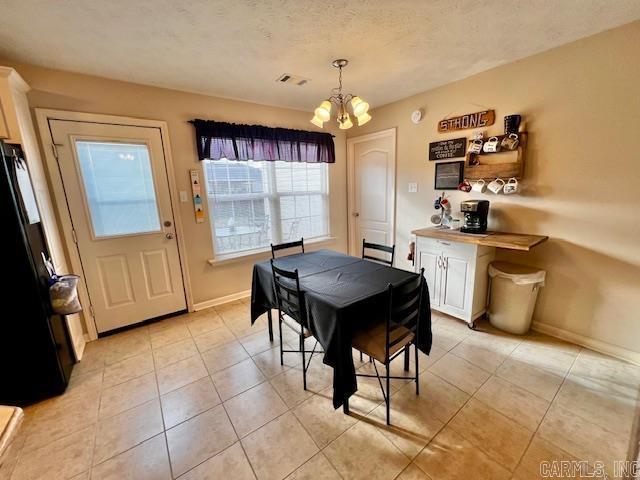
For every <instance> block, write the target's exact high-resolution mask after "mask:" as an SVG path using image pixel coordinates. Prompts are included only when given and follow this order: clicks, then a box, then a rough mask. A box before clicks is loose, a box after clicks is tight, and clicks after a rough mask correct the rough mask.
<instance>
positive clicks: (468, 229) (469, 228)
mask: <svg viewBox="0 0 640 480" xmlns="http://www.w3.org/2000/svg"><path fill="white" fill-rule="evenodd" d="M460 211H461V212H462V213H464V221H463V222H462V228H461V229H460V231H461V232H464V233H484V232H486V231H487V216H488V215H489V200H464V201H462V202H460Z"/></svg>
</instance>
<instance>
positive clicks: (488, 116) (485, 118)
mask: <svg viewBox="0 0 640 480" xmlns="http://www.w3.org/2000/svg"><path fill="white" fill-rule="evenodd" d="M495 121H496V112H495V110H483V111H482V112H476V113H467V114H466V115H460V116H459V117H452V118H445V119H444V120H440V121H439V122H438V132H439V133H444V132H453V131H456V130H466V129H467V128H482V127H488V126H489V125H493V123H494V122H495Z"/></svg>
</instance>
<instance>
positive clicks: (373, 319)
mask: <svg viewBox="0 0 640 480" xmlns="http://www.w3.org/2000/svg"><path fill="white" fill-rule="evenodd" d="M274 265H275V266H276V267H278V268H281V269H284V270H288V271H295V270H297V271H298V276H299V279H300V290H301V293H302V298H303V303H304V309H305V312H306V321H307V323H308V324H307V325H304V327H306V328H307V329H309V331H310V332H311V334H312V335H313V336H314V337H315V338H316V339H317V340H318V342H319V344H320V345H321V346H322V348H323V350H324V356H323V362H324V363H325V364H326V365H329V366H330V367H332V368H333V406H334V408H339V407H340V406H343V407H344V408H345V411H348V399H349V397H350V396H351V395H353V394H354V393H355V392H356V391H357V380H356V371H355V365H354V362H353V350H352V346H351V340H352V338H353V335H354V333H355V332H357V331H358V330H359V329H362V328H367V327H368V326H371V325H372V324H375V323H380V322H386V318H387V314H388V311H389V306H388V302H389V294H388V291H389V285H392V286H393V285H395V284H399V283H402V282H404V281H406V280H408V279H410V278H415V277H416V275H418V274H416V273H414V272H411V271H407V270H402V269H398V268H393V267H389V266H387V265H383V264H381V263H378V262H375V261H371V260H364V259H362V258H358V257H352V256H349V255H345V254H343V253H340V252H336V251H333V250H328V249H323V250H317V251H312V252H307V253H298V254H293V255H287V256H283V257H279V258H277V259H275V260H274ZM421 305H422V308H421V312H420V320H419V322H418V325H419V327H418V338H417V341H416V344H417V347H418V349H419V350H420V351H422V352H423V353H425V354H426V355H428V354H429V352H430V351H431V342H432V333H431V309H430V305H429V292H428V288H427V285H426V282H423V292H422V304H421ZM275 308H277V303H276V298H275V291H274V286H273V273H272V268H271V261H270V260H267V261H263V262H259V263H256V264H255V265H254V268H253V281H252V286H251V323H252V324H253V323H254V322H255V321H256V320H257V319H258V317H260V316H261V315H263V314H265V313H268V314H269V322H270V325H269V326H270V332H272V331H273V330H272V326H271V309H275ZM297 321H299V320H297Z"/></svg>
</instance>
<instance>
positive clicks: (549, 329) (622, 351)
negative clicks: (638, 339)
mask: <svg viewBox="0 0 640 480" xmlns="http://www.w3.org/2000/svg"><path fill="white" fill-rule="evenodd" d="M532 328H533V330H535V331H536V332H540V333H545V334H547V335H551V336H552V337H556V338H559V339H561V340H566V341H567V342H571V343H575V344H576V345H580V346H582V347H585V348H589V349H591V350H595V351H596V352H600V353H604V354H605V355H610V356H612V357H615V358H619V359H620V360H625V361H627V362H630V363H634V364H636V365H640V353H638V352H634V351H632V350H628V349H626V348H623V347H620V346H618V345H613V344H611V343H607V342H603V341H601V340H596V339H594V338H590V337H585V336H584V335H579V334H577V333H573V332H569V331H568V330H563V329H562V328H558V327H554V326H552V325H548V324H546V323H540V322H533V325H532Z"/></svg>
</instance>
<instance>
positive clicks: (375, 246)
mask: <svg viewBox="0 0 640 480" xmlns="http://www.w3.org/2000/svg"><path fill="white" fill-rule="evenodd" d="M366 250H377V251H379V252H384V253H385V254H387V253H388V254H390V255H391V258H390V259H389V260H386V259H384V258H380V257H374V256H372V255H367V253H366ZM395 252H396V246H395V245H392V246H391V247H388V246H387V245H380V244H379V243H370V242H367V241H366V240H365V239H362V258H364V259H365V260H373V261H374V262H378V263H382V264H384V265H388V266H390V267H393V257H394V255H395Z"/></svg>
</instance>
